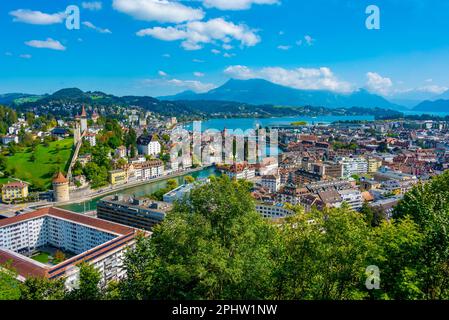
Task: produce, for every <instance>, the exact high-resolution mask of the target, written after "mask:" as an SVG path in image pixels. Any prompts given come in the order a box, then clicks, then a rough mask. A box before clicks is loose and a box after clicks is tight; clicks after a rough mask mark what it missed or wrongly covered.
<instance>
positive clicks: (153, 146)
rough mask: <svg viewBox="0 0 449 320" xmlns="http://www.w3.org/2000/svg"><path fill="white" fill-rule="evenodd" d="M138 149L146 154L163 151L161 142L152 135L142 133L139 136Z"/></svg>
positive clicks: (152, 154) (150, 154)
mask: <svg viewBox="0 0 449 320" xmlns="http://www.w3.org/2000/svg"><path fill="white" fill-rule="evenodd" d="M137 150H138V151H139V153H140V154H143V155H146V156H155V155H158V154H160V153H161V144H160V142H159V141H157V140H156V139H155V138H154V137H153V136H151V135H141V136H140V137H139V138H137Z"/></svg>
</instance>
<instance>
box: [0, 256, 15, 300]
mask: <svg viewBox="0 0 449 320" xmlns="http://www.w3.org/2000/svg"><path fill="white" fill-rule="evenodd" d="M16 276H17V273H16V272H15V270H14V269H13V268H12V267H11V264H10V263H7V264H6V265H0V300H18V299H19V298H20V282H19V281H18V280H17V279H16Z"/></svg>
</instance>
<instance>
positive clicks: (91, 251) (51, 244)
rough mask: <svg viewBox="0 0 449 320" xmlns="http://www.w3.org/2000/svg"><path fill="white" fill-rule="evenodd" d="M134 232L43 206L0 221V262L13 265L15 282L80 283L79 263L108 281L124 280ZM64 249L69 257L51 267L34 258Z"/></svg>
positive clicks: (133, 230)
mask: <svg viewBox="0 0 449 320" xmlns="http://www.w3.org/2000/svg"><path fill="white" fill-rule="evenodd" d="M136 235H137V231H136V230H135V229H133V228H130V227H126V226H123V225H119V224H115V223H111V222H108V221H104V220H100V219H96V218H92V217H88V216H85V215H81V214H77V213H74V212H70V211H66V210H62V209H58V208H43V209H39V210H37V211H33V212H30V213H26V214H22V215H20V216H16V217H12V218H8V219H3V220H0V264H4V263H6V262H8V261H9V262H11V266H12V267H13V268H14V269H15V270H16V271H17V273H18V279H19V280H21V281H24V280H25V279H26V278H28V277H45V278H48V279H59V278H64V279H65V283H66V286H67V288H69V289H71V288H73V287H74V286H75V285H76V283H77V281H78V279H79V268H77V266H78V265H79V264H80V263H82V262H87V263H89V264H91V265H93V266H94V267H95V269H97V271H98V272H99V273H100V275H101V281H102V282H103V283H107V282H108V281H111V280H118V279H120V278H123V277H124V276H125V270H124V269H123V258H124V252H125V250H126V249H127V248H128V247H129V246H132V245H133V243H134V242H135V237H136ZM44 251H45V252H55V251H62V252H64V253H65V254H66V255H67V256H69V258H68V259H66V260H64V261H62V262H61V261H58V262H57V263H53V261H54V260H51V259H50V258H49V259H48V261H47V262H38V261H36V260H34V259H33V257H34V256H35V255H37V254H40V253H42V252H44Z"/></svg>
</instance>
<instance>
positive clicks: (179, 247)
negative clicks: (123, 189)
mask: <svg viewBox="0 0 449 320" xmlns="http://www.w3.org/2000/svg"><path fill="white" fill-rule="evenodd" d="M272 236H273V227H272V226H270V225H268V224H266V223H265V222H264V221H263V220H262V218H261V217H260V216H259V214H257V213H256V212H255V209H254V203H253V200H252V198H251V196H250V194H249V193H248V192H247V191H246V190H245V189H244V188H243V187H242V186H241V185H240V184H238V183H237V182H233V181H230V180H229V178H227V177H224V178H220V179H217V180H216V181H215V182H214V183H211V184H209V185H207V186H201V187H198V188H196V189H194V190H192V192H191V196H190V199H189V201H184V202H182V203H179V204H176V205H175V208H174V209H173V211H172V212H171V213H170V214H169V215H167V218H166V220H165V221H164V222H163V223H162V224H160V225H158V226H156V227H155V228H154V233H153V235H152V237H151V239H149V240H146V241H148V245H141V246H138V247H137V248H138V250H139V251H138V252H134V254H133V257H134V259H133V260H137V261H136V262H133V261H131V260H128V264H127V265H128V267H127V268H126V269H127V271H131V272H134V275H133V276H132V277H131V279H135V280H132V281H131V282H128V284H127V285H128V287H129V288H137V289H136V291H138V292H140V293H142V294H143V297H150V298H152V299H262V298H263V297H266V296H269V294H268V292H270V290H271V286H270V281H269V274H270V272H271V269H272V268H273V264H272V260H271V259H269V251H270V248H271V246H272V241H271V240H272V239H271V238H272ZM142 250H143V251H144V253H142V252H141V251H142ZM142 256H144V257H146V259H145V260H143V261H142V260H139V259H140V257H142ZM134 265H138V266H139V268H138V269H137V270H136V269H133V270H129V266H134ZM136 275H137V276H136Z"/></svg>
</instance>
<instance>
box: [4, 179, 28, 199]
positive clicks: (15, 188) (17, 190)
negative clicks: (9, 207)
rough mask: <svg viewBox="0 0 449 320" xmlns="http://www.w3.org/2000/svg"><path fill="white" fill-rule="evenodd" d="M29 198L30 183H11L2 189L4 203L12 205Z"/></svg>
mask: <svg viewBox="0 0 449 320" xmlns="http://www.w3.org/2000/svg"><path fill="white" fill-rule="evenodd" d="M27 197H28V183H26V182H23V181H14V182H9V183H6V184H4V185H3V187H2V202H4V203H11V202H13V201H15V200H21V199H25V198H27Z"/></svg>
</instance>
